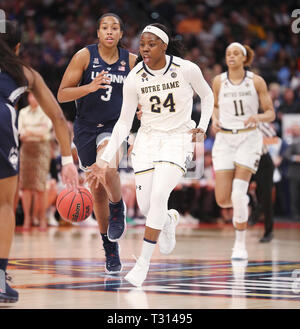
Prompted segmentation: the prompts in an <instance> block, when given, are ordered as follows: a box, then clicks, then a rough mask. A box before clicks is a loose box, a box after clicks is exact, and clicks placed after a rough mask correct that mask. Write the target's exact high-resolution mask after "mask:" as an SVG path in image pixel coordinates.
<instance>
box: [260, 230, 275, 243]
mask: <svg viewBox="0 0 300 329" xmlns="http://www.w3.org/2000/svg"><path fill="white" fill-rule="evenodd" d="M273 237H274V235H273V233H272V232H270V233H268V234H265V235H264V236H263V237H262V238H261V239H260V240H259V242H261V243H266V242H270V241H271V240H272V239H273Z"/></svg>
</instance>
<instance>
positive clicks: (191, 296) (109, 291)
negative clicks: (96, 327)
mask: <svg viewBox="0 0 300 329" xmlns="http://www.w3.org/2000/svg"><path fill="white" fill-rule="evenodd" d="M262 230H263V228H262V227H261V226H258V225H256V226H255V227H252V228H250V229H249V230H248V233H247V249H248V254H249V260H248V263H247V264H243V262H236V263H233V264H232V263H231V261H230V256H231V248H232V245H233V238H234V232H233V229H232V227H231V225H219V226H218V225H217V226H209V225H206V226H201V225H199V227H196V226H194V225H179V227H178V228H177V244H176V248H175V250H174V252H173V253H172V254H171V255H168V256H165V255H161V254H160V253H159V249H158V247H156V250H155V253H154V256H153V261H152V264H151V267H150V271H149V274H148V277H147V279H146V281H145V284H144V286H143V288H142V289H137V288H133V287H131V286H130V284H128V283H127V282H126V281H125V280H123V277H124V276H125V274H126V273H127V272H128V270H130V269H131V268H132V266H133V265H134V263H135V260H134V258H133V256H132V255H136V256H138V255H139V253H140V249H141V243H142V237H143V232H144V228H143V227H136V228H133V227H128V228H127V232H126V235H125V237H124V238H123V239H122V240H121V242H120V246H121V257H122V262H123V272H122V273H121V274H120V275H115V276H109V275H106V274H105V273H104V251H103V249H102V245H101V241H100V237H99V234H98V228H97V227H96V228H95V227H79V226H72V227H59V228H53V227H52V228H49V229H48V230H47V231H46V232H40V231H39V230H38V229H33V230H31V231H30V232H23V233H22V232H16V234H15V240H14V244H13V248H12V252H11V260H10V262H9V267H8V272H9V274H10V275H11V276H12V277H13V284H12V286H13V287H15V288H16V289H17V290H18V291H19V294H20V298H19V302H18V303H16V304H9V305H8V304H0V309H1V308H12V309H13V308H26V309H46V308H47V309H48V308H50V309H53V308H55V309H60V308H64V309H74V308H80V309H83V308H88V309H92V308H97V309H102V308H103V309H136V308H138V309H148V308H150V309H182V308H183V309H206V308H213V309H227V308H260V309H271V308H300V225H298V226H297V225H296V226H295V225H291V226H290V227H288V226H287V227H276V229H275V232H274V235H275V237H274V239H273V240H272V241H271V242H270V243H266V244H261V243H259V242H258V240H259V238H260V237H261V235H262V233H263V231H262Z"/></svg>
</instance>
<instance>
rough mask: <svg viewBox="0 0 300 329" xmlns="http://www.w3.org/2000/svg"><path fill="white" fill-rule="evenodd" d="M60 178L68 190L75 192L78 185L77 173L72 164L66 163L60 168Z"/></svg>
mask: <svg viewBox="0 0 300 329" xmlns="http://www.w3.org/2000/svg"><path fill="white" fill-rule="evenodd" d="M61 178H62V182H63V184H65V185H66V187H67V188H68V189H73V190H77V188H78V185H79V183H78V171H77V168H76V166H75V165H74V163H68V164H66V165H64V166H62V169H61Z"/></svg>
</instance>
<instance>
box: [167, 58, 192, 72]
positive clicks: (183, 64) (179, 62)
mask: <svg viewBox="0 0 300 329" xmlns="http://www.w3.org/2000/svg"><path fill="white" fill-rule="evenodd" d="M172 65H175V66H177V67H178V68H181V69H183V70H185V69H190V68H191V67H193V66H195V65H196V64H195V63H193V62H192V61H190V60H188V59H184V58H181V57H178V56H173V58H172Z"/></svg>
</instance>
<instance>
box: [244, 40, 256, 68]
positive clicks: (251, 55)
mask: <svg viewBox="0 0 300 329" xmlns="http://www.w3.org/2000/svg"><path fill="white" fill-rule="evenodd" d="M244 47H245V48H246V51H247V55H246V61H245V62H244V66H251V64H252V62H253V59H254V50H253V49H252V48H250V47H249V46H247V45H244Z"/></svg>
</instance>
